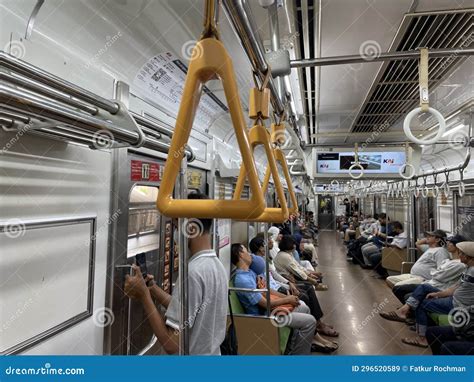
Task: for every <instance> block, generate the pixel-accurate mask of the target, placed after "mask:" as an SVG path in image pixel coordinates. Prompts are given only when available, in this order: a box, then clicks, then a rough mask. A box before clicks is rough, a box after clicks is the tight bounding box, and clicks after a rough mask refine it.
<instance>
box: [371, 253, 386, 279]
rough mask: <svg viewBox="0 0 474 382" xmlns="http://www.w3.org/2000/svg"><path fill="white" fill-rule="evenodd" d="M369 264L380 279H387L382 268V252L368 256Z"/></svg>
mask: <svg viewBox="0 0 474 382" xmlns="http://www.w3.org/2000/svg"><path fill="white" fill-rule="evenodd" d="M369 260H370V264H372V266H373V267H374V269H375V271H376V272H377V273H378V274H379V275H380V276H382V277H388V272H387V270H386V269H385V268H384V267H382V252H377V253H374V254H372V255H371V256H369Z"/></svg>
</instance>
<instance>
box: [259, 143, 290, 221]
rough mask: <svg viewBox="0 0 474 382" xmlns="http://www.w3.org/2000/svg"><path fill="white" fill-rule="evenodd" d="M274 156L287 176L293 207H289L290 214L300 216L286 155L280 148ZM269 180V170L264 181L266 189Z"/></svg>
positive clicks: (277, 148) (276, 149)
mask: <svg viewBox="0 0 474 382" xmlns="http://www.w3.org/2000/svg"><path fill="white" fill-rule="evenodd" d="M273 155H274V156H275V161H276V162H278V163H280V166H281V168H282V170H283V174H284V176H285V180H286V184H287V186H288V192H289V194H290V201H291V206H289V207H288V212H289V213H290V215H297V214H298V201H297V200H296V194H295V190H294V188H293V182H292V181H291V176H290V172H289V171H288V165H287V163H286V158H285V154H284V153H283V151H282V150H281V149H280V148H279V147H276V148H274V149H273ZM267 175H268V176H267ZM269 179H270V174H269V173H268V170H267V172H266V173H265V178H264V180H263V187H264V189H265V187H266V186H265V185H266V184H268V181H269Z"/></svg>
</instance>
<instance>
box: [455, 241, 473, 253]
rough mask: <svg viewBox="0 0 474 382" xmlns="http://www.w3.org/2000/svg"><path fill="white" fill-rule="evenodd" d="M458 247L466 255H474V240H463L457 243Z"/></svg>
mask: <svg viewBox="0 0 474 382" xmlns="http://www.w3.org/2000/svg"><path fill="white" fill-rule="evenodd" d="M456 247H457V248H458V249H459V250H460V251H461V252H462V253H464V254H465V255H466V256H469V257H474V241H463V242H461V243H458V244H456Z"/></svg>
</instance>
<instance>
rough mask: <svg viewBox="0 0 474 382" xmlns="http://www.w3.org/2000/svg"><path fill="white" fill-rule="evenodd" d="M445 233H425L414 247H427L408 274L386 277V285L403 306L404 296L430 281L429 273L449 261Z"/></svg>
mask: <svg viewBox="0 0 474 382" xmlns="http://www.w3.org/2000/svg"><path fill="white" fill-rule="evenodd" d="M445 240H446V232H444V231H443V230H440V229H438V230H435V231H432V232H425V239H421V240H418V241H417V242H416V246H417V248H418V249H419V250H422V249H423V247H422V246H425V245H427V246H428V249H426V250H425V252H423V254H422V255H421V257H420V258H419V259H418V260H417V261H416V262H415V264H414V265H413V267H412V268H411V270H410V273H406V274H401V275H398V276H389V277H387V283H388V285H390V286H392V287H393V289H392V290H393V293H394V294H395V296H397V298H398V299H399V300H400V301H401V302H402V303H403V304H404V303H405V295H406V294H407V293H411V292H413V291H414V290H415V288H416V287H417V286H418V285H419V284H421V283H422V282H423V281H425V280H430V279H431V272H432V271H435V270H436V269H437V268H438V267H439V266H440V265H441V263H442V262H443V260H446V259H449V258H450V254H449V252H448V251H447V250H446V248H444V244H445Z"/></svg>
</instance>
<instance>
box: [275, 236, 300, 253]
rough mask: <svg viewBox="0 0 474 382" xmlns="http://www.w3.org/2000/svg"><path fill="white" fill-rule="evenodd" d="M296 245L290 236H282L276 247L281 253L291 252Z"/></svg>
mask: <svg viewBox="0 0 474 382" xmlns="http://www.w3.org/2000/svg"><path fill="white" fill-rule="evenodd" d="M295 245H296V240H295V238H294V237H293V236H291V235H283V237H282V238H281V241H280V245H279V246H278V247H279V248H280V250H282V251H293V249H294V246H295Z"/></svg>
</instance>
